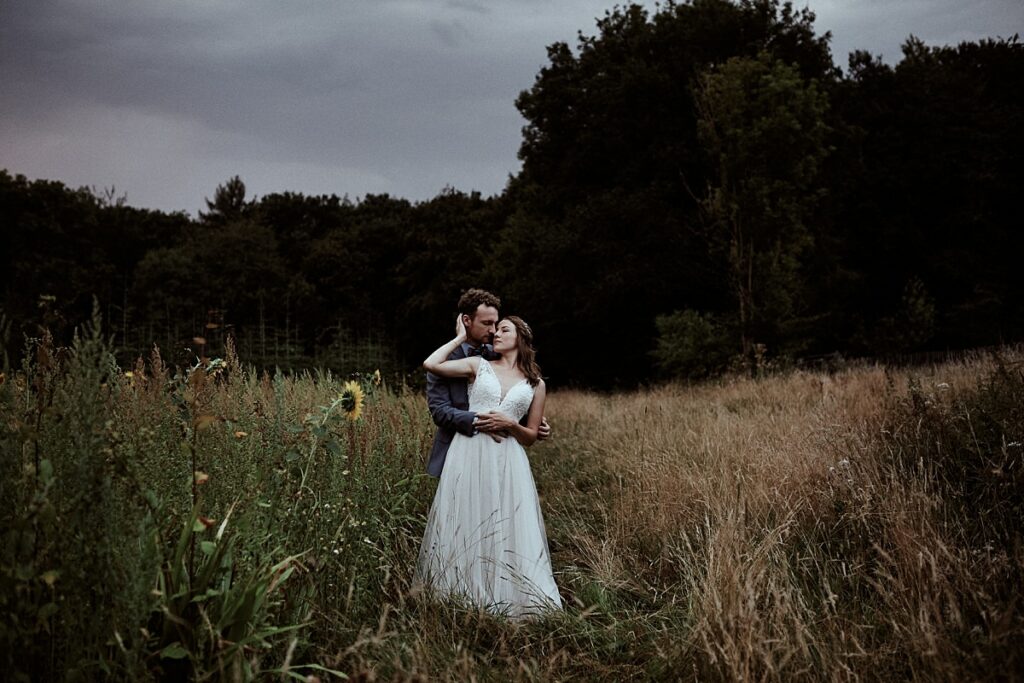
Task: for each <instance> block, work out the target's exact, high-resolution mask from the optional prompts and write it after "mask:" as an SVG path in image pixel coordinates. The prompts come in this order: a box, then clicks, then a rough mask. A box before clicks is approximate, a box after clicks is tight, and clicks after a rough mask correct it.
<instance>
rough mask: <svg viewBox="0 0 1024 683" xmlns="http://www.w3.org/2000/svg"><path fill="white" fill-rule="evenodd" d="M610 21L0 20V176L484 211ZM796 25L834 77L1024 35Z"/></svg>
mask: <svg viewBox="0 0 1024 683" xmlns="http://www.w3.org/2000/svg"><path fill="white" fill-rule="evenodd" d="M613 4H614V2H613V1H606V2H603V1H599V0H291V1H289V2H284V1H282V0H121V1H116V2H115V1H113V0H0V168H6V169H7V170H8V171H10V172H11V173H21V174H24V175H27V176H28V177H30V178H48V179H54V180H61V181H63V182H65V183H67V184H69V185H71V186H73V187H78V186H82V185H88V186H92V187H95V188H96V189H98V190H101V189H104V188H109V187H111V186H113V187H115V188H116V191H117V194H118V195H121V194H125V195H127V200H128V203H129V204H132V205H135V206H144V207H149V208H157V209H163V210H167V211H173V210H185V211H187V212H189V213H191V214H193V215H194V214H195V213H196V211H197V210H198V209H199V208H201V207H202V206H203V199H204V197H208V196H212V195H213V191H214V189H215V188H216V186H217V185H218V184H220V183H222V182H224V181H225V180H226V179H228V178H230V177H231V176H233V175H236V174H237V175H240V176H241V177H242V180H243V181H245V183H246V185H247V187H248V189H249V194H250V196H252V195H263V194H267V193H270V192H277V191H285V190H291V191H296V192H302V193H304V194H331V193H334V194H338V195H344V194H348V195H349V196H350V197H351V198H353V199H357V198H359V197H361V196H363V195H365V194H367V193H384V192H387V193H390V194H392V195H397V196H400V197H405V198H408V199H412V200H422V199H429V198H430V197H433V196H434V195H436V194H437V193H438V192H439V191H440V190H441V189H442V188H444V187H445V186H446V185H450V186H453V187H455V188H457V189H460V190H464V191H470V190H479V191H481V192H482V193H484V194H485V195H489V194H495V193H498V192H500V191H501V190H502V188H503V187H504V186H505V183H506V181H507V179H508V176H509V174H513V173H515V172H517V171H518V169H519V161H518V159H517V158H516V151H517V150H518V147H519V141H520V130H521V128H522V125H523V123H524V121H523V119H522V118H521V117H520V116H519V113H518V111H517V110H516V108H515V105H514V101H515V98H516V96H517V94H518V93H519V92H520V91H521V90H523V89H526V88H529V87H530V86H531V85H532V83H533V80H534V77H535V76H536V74H537V72H538V71H539V70H540V68H541V67H542V66H543V65H544V64H545V62H546V52H545V47H546V46H547V45H549V44H550V43H552V42H554V41H557V40H563V41H567V42H570V43H571V44H574V43H575V37H576V33H577V32H578V31H581V30H582V31H583V32H584V33H588V34H592V33H594V19H595V17H598V16H601V15H603V14H604V12H605V10H606V9H608V8H609V7H611V6H612V5H613ZM642 4H645V5H646V6H648V7H653V6H654V3H653V2H645V3H642ZM794 4H795V5H796V6H803V5H802V3H800V2H796V3H794ZM809 6H810V8H811V9H812V10H813V11H814V12H815V13H816V14H817V17H818V18H817V21H816V24H815V25H816V27H817V30H818V32H819V33H824V32H825V31H826V30H831V31H832V35H833V40H832V52H833V58H834V59H835V61H836V62H837V63H838V64H839V65H840V66H843V67H845V66H846V56H847V54H848V53H849V52H850V51H851V50H853V49H856V48H860V49H866V50H870V51H871V52H873V53H875V54H881V55H882V57H883V59H884V60H885V61H887V62H889V63H895V62H896V61H898V60H899V56H900V50H899V46H900V44H901V43H902V42H903V41H904V40H905V39H906V37H907V36H908V35H909V34H911V33H913V34H914V35H916V36H918V37H919V38H921V39H923V40H924V41H925V42H926V43H927V44H930V45H943V44H955V43H958V42H960V41H963V40H977V39H979V38H984V37H996V36H1002V37H1009V36H1011V35H1013V34H1014V33H1018V32H1019V33H1024V0H969V1H968V0H812V1H811V2H810V3H809Z"/></svg>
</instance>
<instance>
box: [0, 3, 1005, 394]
mask: <svg viewBox="0 0 1024 683" xmlns="http://www.w3.org/2000/svg"><path fill="white" fill-rule="evenodd" d="M813 22H814V15H813V14H812V13H811V12H810V11H808V10H800V11H798V10H794V9H793V7H792V6H791V5H790V4H788V3H780V2H778V1H777V0H742V1H739V2H730V1H728V0H694V1H693V2H686V3H679V4H677V3H669V4H667V5H665V6H663V7H661V8H660V9H658V10H657V11H656V12H654V13H649V12H648V11H647V10H644V9H643V8H640V7H638V6H626V7H622V8H616V9H614V10H612V11H610V12H608V13H607V14H606V15H605V16H604V17H603V18H602V19H600V20H599V21H598V23H597V33H596V35H593V36H583V35H581V36H580V37H579V39H578V44H577V45H576V46H575V47H572V46H570V45H568V44H566V43H556V44H554V45H552V46H550V47H549V49H548V60H549V62H548V64H547V66H545V67H544V68H543V69H542V70H541V71H540V73H539V74H538V76H537V78H536V81H535V83H534V85H533V87H531V88H530V89H529V90H527V91H524V92H522V93H521V94H520V95H519V98H518V100H517V102H516V104H517V106H518V107H519V109H520V111H521V112H522V114H523V115H524V117H525V118H526V120H527V125H526V127H525V128H524V131H523V143H522V146H521V148H520V158H521V159H522V162H523V167H522V171H521V172H520V173H519V174H518V175H516V176H515V177H513V178H512V179H511V181H510V183H509V186H508V188H507V189H506V191H505V192H504V193H503V194H502V195H500V196H497V197H488V198H485V197H481V196H480V195H479V194H476V193H473V194H468V195H467V194H465V193H462V192H459V191H456V190H453V189H448V190H445V191H444V192H442V193H441V194H440V195H438V196H437V197H435V198H434V199H432V200H429V201H425V202H421V203H416V204H414V203H410V202H408V201H406V200H403V199H397V198H393V197H389V196H387V195H383V196H375V195H368V196H366V197H365V198H363V199H362V200H360V201H358V202H352V201H350V200H348V198H347V197H346V198H339V197H338V196H334V195H332V196H316V197H312V196H304V195H302V194H297V193H291V192H284V193H280V194H271V195H266V196H264V197H262V198H260V199H259V200H249V199H247V198H246V195H245V185H244V183H243V182H242V180H241V179H240V178H238V177H235V178H232V179H230V180H229V181H227V182H226V183H225V184H224V185H223V186H221V187H219V188H217V189H216V191H215V192H214V194H213V197H212V198H211V199H209V200H208V201H207V208H208V211H206V212H203V213H201V214H200V216H199V218H198V219H191V218H189V217H188V216H186V215H184V214H180V213H177V214H169V215H168V214H165V213H161V212H158V211H147V210H143V209H136V208H131V207H129V206H126V205H125V204H124V202H123V201H115V200H113V198H112V197H111V196H110V195H111V194H112V193H107V194H106V195H105V196H98V195H97V194H96V193H95V192H91V191H89V190H85V189H80V190H74V189H71V188H67V187H65V186H63V185H62V184H60V183H57V182H50V181H29V180H27V179H26V178H24V177H22V176H14V175H11V174H9V173H7V172H0V221H2V222H3V225H4V226H5V227H6V234H5V244H4V249H3V250H0V267H2V273H3V300H2V306H3V310H4V311H5V313H6V315H7V318H8V319H9V320H10V321H11V323H12V325H13V334H12V340H13V341H12V342H11V343H10V344H9V348H8V349H7V351H8V352H10V353H11V354H12V355H17V352H18V351H19V350H20V348H21V346H22V341H21V340H22V336H23V335H27V336H30V337H38V336H39V335H40V330H41V329H42V328H44V327H45V328H47V329H49V330H50V331H51V332H52V333H53V334H54V335H55V337H56V339H57V340H58V342H60V343H66V342H67V341H68V340H67V336H68V334H69V331H70V329H71V327H72V326H73V324H74V323H76V322H78V321H80V320H82V319H84V318H86V317H87V316H88V313H89V309H90V306H91V301H92V297H93V295H95V296H97V297H98V299H99V301H100V302H101V305H102V308H103V311H104V314H105V318H106V319H107V320H108V321H109V325H110V329H112V330H113V331H114V332H115V344H116V346H117V348H118V353H119V356H120V358H121V360H122V361H128V360H131V359H133V358H134V357H136V356H138V355H139V354H141V353H144V352H146V351H148V350H149V349H150V348H151V347H152V345H153V344H154V343H155V344H158V345H159V346H160V347H161V348H162V349H164V351H165V356H167V357H168V358H170V359H171V360H173V361H174V362H178V363H182V362H191V361H193V360H194V359H195V356H196V355H199V356H204V355H205V356H212V355H221V354H222V353H223V345H224V343H225V341H226V339H227V337H228V336H229V335H231V336H233V337H234V338H235V340H236V342H237V344H238V347H239V352H240V354H241V355H242V357H244V358H246V359H248V360H251V361H253V362H255V363H257V364H258V365H260V366H265V367H272V366H275V365H276V366H280V367H285V368H295V369H297V368H303V367H310V366H312V365H328V366H331V367H334V368H335V369H337V370H341V371H345V372H349V371H353V370H364V371H365V370H369V369H372V368H371V367H370V366H379V367H381V368H382V370H385V371H393V372H401V371H405V370H411V369H413V368H415V367H416V365H417V363H418V361H419V360H420V359H421V358H422V357H424V356H425V355H426V354H427V353H428V352H429V350H430V349H431V348H433V347H434V345H436V344H437V343H439V342H440V341H442V340H443V339H444V337H445V335H446V334H448V333H449V331H450V327H451V318H452V317H453V316H454V304H455V301H456V300H457V298H458V295H459V293H460V291H461V290H463V289H465V288H467V287H471V286H482V287H487V288H490V289H493V290H494V291H495V292H497V293H498V294H500V295H501V296H502V298H503V300H504V301H505V310H506V312H508V313H516V314H519V315H521V316H523V317H524V318H525V319H527V320H528V321H530V323H531V325H533V327H534V329H535V331H536V333H537V341H538V347H539V351H540V355H539V361H540V363H541V365H542V366H543V367H544V370H545V373H546V374H547V375H549V376H550V378H551V381H552V382H553V383H554V384H556V385H558V384H566V383H578V384H585V385H591V386H598V385H603V386H613V385H632V384H636V383H638V382H644V381H648V380H650V379H652V378H654V377H657V376H658V375H657V373H658V372H659V370H660V371H661V372H662V373H664V374H669V375H671V374H674V373H677V372H682V371H681V370H680V369H679V368H680V367H683V366H679V365H678V363H677V362H675V361H673V362H660V364H659V365H655V364H654V361H655V360H656V359H657V358H662V360H664V359H665V358H682V357H683V356H687V354H689V355H690V356H692V354H693V353H694V351H693V349H692V348H689V347H687V349H681V350H680V349H673V348H672V343H673V342H672V341H671V339H669V338H664V337H659V327H658V326H657V325H656V324H655V321H656V320H657V319H658V318H659V316H661V317H662V320H663V321H664V320H668V319H669V318H668V317H667V316H672V314H673V313H674V312H677V311H692V312H693V314H692V315H694V316H698V317H696V318H694V319H714V320H715V321H716V322H715V325H716V330H717V331H716V334H714V335H711V336H707V335H705V337H706V338H703V337H702V339H703V341H702V342H701V344H703V345H706V344H711V343H713V346H714V348H709V349H707V350H706V353H707V354H710V355H709V358H710V359H712V360H710V361H708V362H703V361H701V359H700V358H692V359H691V360H687V361H686V363H684V364H683V365H684V366H685V367H687V368H689V369H688V370H685V372H684V374H687V373H690V372H698V374H700V373H703V372H709V371H713V368H716V367H722V366H725V365H730V364H734V361H735V360H737V359H738V360H740V361H749V360H750V359H749V358H746V357H745V356H744V354H746V356H750V355H751V354H752V353H753V351H752V350H753V349H758V353H759V354H761V356H765V355H767V357H769V358H775V359H790V360H800V359H801V358H807V357H814V356H820V355H824V354H834V353H836V352H838V353H841V354H847V355H849V354H854V355H875V354H882V355H886V356H888V357H891V356H892V355H893V354H900V353H910V352H920V351H929V350H941V349H954V348H966V347H974V346H981V345H989V344H996V343H1000V342H1013V341H1019V340H1021V339H1024V269H1022V268H1021V267H1020V266H1019V265H1018V263H1017V260H1018V258H1019V254H1021V253H1024V233H1022V231H1021V230H1020V228H1019V223H1020V219H1019V215H1018V214H1019V209H1018V208H1017V206H1016V204H1015V199H1016V196H1015V195H1016V192H1015V190H1017V189H1019V188H1020V187H1022V186H1024V177H1022V175H1024V170H1022V169H1024V164H1022V163H1021V162H1022V161H1024V46H1022V44H1021V43H1020V42H1019V41H1018V40H1017V38H1016V37H1014V38H1011V39H1006V40H984V41H980V42H976V43H963V44H961V45H959V46H956V47H929V46H926V45H924V44H923V43H922V42H921V41H919V40H917V39H916V38H913V37H911V38H909V39H908V40H907V42H906V44H905V46H904V54H903V58H902V60H901V61H900V62H899V63H898V64H896V65H894V66H890V65H887V64H884V63H882V62H880V61H879V60H878V59H876V58H875V57H873V56H872V55H870V54H867V53H864V52H855V53H853V54H852V55H850V57H849V66H848V69H847V71H846V72H845V73H843V72H842V71H841V70H840V69H838V68H837V67H835V66H834V65H833V61H832V55H831V54H830V51H829V36H828V34H824V35H818V34H817V33H816V32H815V30H814V26H813ZM750 88H753V89H754V90H757V92H758V93H760V94H756V93H754V94H752V95H751V97H750V98H746V99H744V98H737V97H735V96H734V93H736V92H740V93H742V92H747V91H750V92H752V93H753V91H751V90H750ZM775 88H785V92H786V93H788V94H787V95H786V96H782V97H780V96H779V95H778V92H779V91H777V90H774V89H775ZM755 94H756V96H754V95H755ZM800 103H804V104H802V105H801V104H800ZM801 107H802V108H801ZM761 109H764V110H765V111H763V112H762V111H760V110H761ZM765 121H766V122H768V124H770V125H768V124H766V125H765V126H761V127H760V128H758V125H760V124H758V125H754V123H752V122H765ZM791 124H792V125H799V126H813V127H814V130H815V131H817V132H815V134H814V135H815V136H817V137H815V138H814V139H813V140H812V139H811V137H809V136H806V137H803V138H802V137H800V131H799V129H793V128H789V129H787V126H790V125H791ZM766 130H770V131H774V132H772V134H771V135H764V131H766ZM787 130H788V131H789V132H786V131H787ZM758 131H760V132H758ZM786 136H790V137H788V138H787V137H786ZM784 138H785V139H788V140H790V142H782V140H783V139H784ZM804 141H806V142H807V143H808V144H806V145H801V144H796V142H804ZM738 154H739V155H742V158H743V159H748V160H754V161H751V162H749V163H748V162H747V161H737V158H738V157H737V155H738ZM755 162H756V163H755ZM741 276H743V277H741ZM700 316H703V318H701V317H700ZM661 327H662V328H663V329H662V332H664V330H665V329H668V328H666V327H665V326H664V325H662V326H661ZM679 338H680V339H689V337H687V336H686V335H683V336H682V337H679ZM692 341H693V340H692V339H689V341H687V342H686V343H690V342H692ZM698 346H699V347H700V348H702V349H703V348H704V347H703V346H700V345H698ZM694 348H697V347H694ZM655 349H658V352H657V353H655V354H653V355H652V353H651V351H652V350H655ZM703 353H705V351H700V352H699V353H698V355H700V354H703ZM659 354H660V356H659ZM680 354H683V356H680ZM687 357H689V356H687ZM723 359H729V362H728V363H726V362H725V360H723ZM673 368H675V369H673Z"/></svg>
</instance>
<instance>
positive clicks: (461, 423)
mask: <svg viewBox="0 0 1024 683" xmlns="http://www.w3.org/2000/svg"><path fill="white" fill-rule="evenodd" d="M427 407H428V408H429V409H430V417H431V418H432V419H433V420H434V424H436V425H437V426H438V427H443V428H445V429H454V430H455V431H457V432H459V433H461V434H465V435H466V436H473V431H474V430H473V419H474V418H475V417H476V413H474V412H471V411H468V410H459V409H458V408H456V407H455V406H453V405H452V396H451V393H450V392H449V391H448V383H447V382H445V380H444V379H443V378H441V377H438V376H437V375H435V374H434V373H432V372H428V373H427Z"/></svg>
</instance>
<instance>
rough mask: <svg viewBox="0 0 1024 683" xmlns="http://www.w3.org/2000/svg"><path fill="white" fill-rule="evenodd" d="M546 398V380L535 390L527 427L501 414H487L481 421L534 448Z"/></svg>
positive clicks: (481, 417)
mask: <svg viewBox="0 0 1024 683" xmlns="http://www.w3.org/2000/svg"><path fill="white" fill-rule="evenodd" d="M546 397H547V388H546V387H545V386H544V380H540V382H539V383H538V384H537V386H536V387H534V389H533V402H532V403H530V412H528V413H527V414H526V424H525V425H523V424H520V423H519V422H516V421H515V420H513V419H512V418H511V417H509V416H508V415H506V414H504V413H499V412H491V413H485V414H483V415H481V416H480V417H479V419H481V420H485V423H486V424H487V425H488V426H491V427H492V428H493V430H494V431H501V432H506V433H507V434H508V435H509V436H512V437H515V440H516V441H518V442H519V443H520V444H522V445H523V446H532V445H533V443H534V442H535V441H536V440H537V434H538V432H539V431H540V423H541V421H542V420H543V419H544V399H545V398H546ZM488 431H491V430H490V429H489V430H488Z"/></svg>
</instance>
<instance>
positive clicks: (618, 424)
mask: <svg viewBox="0 0 1024 683" xmlns="http://www.w3.org/2000/svg"><path fill="white" fill-rule="evenodd" d="M1021 378H1022V375H1021V357H1020V356H1019V355H1010V356H1009V357H1006V358H1003V359H1001V360H999V361H998V362H997V361H993V360H992V359H991V358H989V359H982V358H978V359H973V360H969V361H965V362H960V363H951V364H946V365H942V366H938V367H931V368H927V369H916V370H899V371H894V370H886V369H884V368H881V367H862V368H856V369H851V370H847V371H845V372H841V373H838V374H835V375H825V374H815V373H805V372H797V373H792V374H788V375H785V376H780V377H771V378H767V379H760V380H754V379H735V378H734V379H731V380H728V381H723V382H720V383H715V384H707V385H701V386H693V387H681V386H669V387H663V388H658V389H653V390H649V391H642V392H635V393H631V394H618V395H613V396H599V395H595V394H588V393H576V392H562V393H559V394H556V395H555V397H554V398H553V400H552V401H551V406H550V414H551V420H552V422H553V423H554V424H555V425H556V426H557V428H558V430H559V437H558V442H559V446H558V448H559V450H561V451H563V457H567V458H569V459H570V461H571V462H572V463H574V464H578V465H579V466H580V468H581V469H584V468H586V469H589V468H593V467H594V464H593V463H595V462H596V463H597V465H596V467H597V469H598V470H599V471H602V472H604V473H605V476H606V482H605V485H604V486H603V487H600V488H597V489H596V490H581V491H573V490H572V489H571V488H570V490H569V493H570V495H567V496H552V495H549V501H550V505H551V507H552V508H554V509H555V510H557V511H558V512H557V514H558V515H560V516H564V517H565V518H566V519H571V518H573V516H574V515H573V511H574V510H578V509H580V508H581V507H583V506H590V507H594V508H596V511H595V512H594V513H593V514H591V515H590V517H589V519H588V520H587V521H586V522H577V521H573V522H570V523H569V524H568V525H566V527H565V530H564V532H563V533H564V538H563V541H564V542H565V544H566V546H567V547H564V548H562V549H561V552H559V553H558V554H556V556H555V561H556V563H558V562H559V560H561V562H562V564H563V566H564V565H565V564H569V565H572V566H575V567H578V568H579V569H578V570H577V571H579V572H580V573H581V574H583V575H589V577H590V580H592V581H596V582H598V583H600V585H601V586H602V587H604V589H605V590H606V591H608V592H609V593H612V594H616V595H619V596H629V598H628V599H625V600H626V601H627V602H632V603H633V604H634V605H637V606H639V607H638V608H637V609H638V610H639V611H640V612H643V613H645V614H646V619H647V620H648V621H650V620H654V619H657V618H658V615H659V614H660V615H661V616H662V617H663V618H664V623H665V627H664V630H663V631H662V632H661V633H660V634H659V635H658V636H657V637H656V638H655V639H654V640H655V641H656V642H654V643H652V647H653V648H654V651H653V654H655V656H656V657H662V658H663V659H664V663H665V667H664V668H662V669H660V670H658V671H657V672H656V673H657V674H659V675H665V676H668V677H674V676H676V675H678V676H680V677H693V678H697V679H701V680H706V679H718V680H740V679H743V680H748V679H768V680H793V679H801V678H803V679H810V680H825V679H828V680H834V679H868V680H888V679H907V678H912V679H919V680H954V679H969V680H976V679H979V678H992V679H999V678H1004V677H1007V678H1016V677H1020V676H1021V675H1022V672H1021V667H1022V660H1021V655H1020V654H1019V648H1020V646H1021V645H1024V621H1022V612H1021V607H1020V606H1019V604H1018V599H1019V597H1020V591H1021V588H1022V584H1021V583H1020V581H1021V579H1022V577H1024V572H1022V569H1024V554H1022V549H1021V546H1020V535H1019V524H1020V521H1021V518H1020V514H1021V511H1022V508H1021V507H1020V495H1021V491H1022V488H1021V481H1022V478H1021V437H1022V436H1024V421H1022V419H1021V418H1022V417H1024V415H1022V412H1021V408H1020V404H1021V400H1022V399H1024V393H1022V392H1021V389H1022V388H1024V382H1022V379H1021ZM986 411H987V412H986ZM983 413H984V414H983ZM993 420H996V421H999V420H1002V421H1001V422H1000V423H999V424H996V425H993V424H992V422H993ZM982 422H987V426H986V427H987V428H989V433H988V434H987V435H985V438H980V437H979V436H978V432H980V431H981V429H982V427H983V425H982ZM993 426H995V427H996V428H995V429H994V430H992V429H991V428H992V427H993ZM986 438H987V442H986V441H985V439H986ZM574 447H575V449H576V453H572V450H573V448H574ZM586 461H591V462H586ZM951 462H953V463H959V464H958V465H955V466H951ZM584 463H586V464H584ZM979 475H981V476H982V478H985V477H986V476H988V477H989V478H990V479H991V481H990V482H989V484H990V485H989V486H988V488H989V489H991V490H989V491H988V497H987V498H985V496H982V498H983V499H984V500H976V501H974V502H975V503H979V502H980V503H981V507H977V506H974V507H972V503H971V501H969V500H967V498H969V497H970V496H971V494H970V493H968V492H965V489H964V485H965V482H966V483H969V481H968V480H972V478H973V479H974V480H975V481H974V484H975V488H977V486H979V485H980V486H981V488H985V487H986V485H985V484H984V483H981V484H979V483H978V481H976V480H977V477H978V476H979ZM595 496H596V497H598V498H599V500H598V501H597V502H594V501H587V500H585V499H587V498H590V497H595ZM552 498H553V500H552ZM648 673H651V671H650V670H648Z"/></svg>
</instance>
